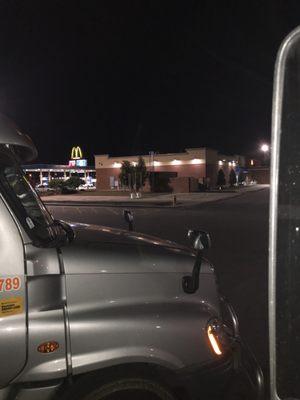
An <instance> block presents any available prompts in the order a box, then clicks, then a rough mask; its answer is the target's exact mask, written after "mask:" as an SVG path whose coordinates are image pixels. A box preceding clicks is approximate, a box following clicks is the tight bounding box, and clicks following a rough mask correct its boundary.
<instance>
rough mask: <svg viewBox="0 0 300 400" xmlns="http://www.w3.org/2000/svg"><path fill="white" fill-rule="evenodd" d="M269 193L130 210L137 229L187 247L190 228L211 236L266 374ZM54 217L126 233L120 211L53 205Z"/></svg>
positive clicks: (228, 290)
mask: <svg viewBox="0 0 300 400" xmlns="http://www.w3.org/2000/svg"><path fill="white" fill-rule="evenodd" d="M268 197H269V190H268V189H264V190H261V191H258V192H249V193H246V194H244V195H242V196H239V197H236V198H231V199H227V200H223V201H218V202H215V203H207V204H203V205H199V206H193V207H188V208H185V209H183V208H178V209H176V208H175V209H172V208H169V209H162V208H155V209H150V208H142V209H134V211H133V212H134V215H135V230H137V231H140V232H145V233H150V234H153V235H157V236H161V237H164V238H168V239H171V240H176V241H178V242H180V243H187V239H186V232H187V230H188V229H190V228H198V229H203V230H206V231H208V232H210V233H211V236H212V239H213V246H212V249H211V250H210V251H209V253H208V258H209V259H210V260H211V261H213V262H214V264H215V266H216V269H217V271H218V274H219V279H220V286H221V290H222V292H223V293H224V294H225V295H226V297H228V298H229V299H230V301H231V302H232V303H233V305H234V307H235V309H236V311H237V313H238V315H239V318H240V323H241V332H242V334H243V336H244V337H245V338H246V340H247V341H248V342H249V344H250V345H251V347H252V348H253V350H254V352H255V354H256V355H257V358H258V360H259V361H260V363H261V365H262V367H263V369H264V371H266V370H267V357H268V354H267V348H268V344H267V248H268V200H269V198H268ZM49 208H50V209H51V211H52V213H53V214H54V215H55V217H56V218H61V219H66V220H73V221H79V222H86V223H95V224H103V225H109V226H113V227H122V228H125V227H126V225H125V223H124V221H123V217H122V208H117V207H103V206H100V207H94V206H93V207H88V206H80V207H76V206H51V207H49Z"/></svg>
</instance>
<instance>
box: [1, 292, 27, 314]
mask: <svg viewBox="0 0 300 400" xmlns="http://www.w3.org/2000/svg"><path fill="white" fill-rule="evenodd" d="M22 312H23V297H20V296H19V297H7V298H5V299H0V317H8V316H10V315H16V314H21V313H22Z"/></svg>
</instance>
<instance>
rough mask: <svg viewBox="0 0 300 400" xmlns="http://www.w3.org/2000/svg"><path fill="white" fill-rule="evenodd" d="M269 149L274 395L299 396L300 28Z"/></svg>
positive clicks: (290, 47) (289, 45) (281, 81)
mask: <svg viewBox="0 0 300 400" xmlns="http://www.w3.org/2000/svg"><path fill="white" fill-rule="evenodd" d="M271 150H272V168H271V207H270V245H269V252H270V253H269V323H270V324H269V326H270V379H271V399H272V400H275V399H276V400H278V399H287V398H290V399H292V398H293V399H300V28H298V29H296V30H295V31H294V32H292V33H291V34H290V35H289V36H288V38H287V39H286V40H285V41H284V43H283V45H282V46H281V49H280V51H279V54H278V58H277V64H276V70H275V89H274V101H273V121H272V147H271Z"/></svg>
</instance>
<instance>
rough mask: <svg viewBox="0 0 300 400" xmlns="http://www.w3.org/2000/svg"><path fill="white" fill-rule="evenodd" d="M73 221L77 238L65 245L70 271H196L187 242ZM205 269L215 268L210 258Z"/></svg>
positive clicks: (79, 272)
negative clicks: (181, 242) (185, 243)
mask: <svg viewBox="0 0 300 400" xmlns="http://www.w3.org/2000/svg"><path fill="white" fill-rule="evenodd" d="M70 225H71V226H72V228H73V231H74V233H75V238H74V240H73V241H72V242H71V243H69V244H68V245H67V246H64V247H62V249H61V251H62V255H63V260H64V268H65V272H66V274H94V273H110V274H111V273H118V274H119V273H123V274H126V273H151V272H152V273H158V272H162V273H178V272H181V273H191V272H192V269H193V265H194V260H195V253H194V251H193V250H192V249H190V248H188V247H186V246H182V245H179V244H177V243H174V242H171V241H168V240H162V239H159V238H157V237H153V236H149V235H145V234H141V233H137V232H129V231H125V230H122V229H115V228H110V227H105V226H99V225H88V224H78V223H76V224H75V223H74V224H72V223H71V224H70ZM201 272H202V273H212V272H213V268H212V266H211V265H210V264H209V262H208V261H206V260H204V261H203V264H202V268H201Z"/></svg>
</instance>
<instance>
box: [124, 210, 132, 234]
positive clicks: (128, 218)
mask: <svg viewBox="0 0 300 400" xmlns="http://www.w3.org/2000/svg"><path fill="white" fill-rule="evenodd" d="M123 216H124V219H125V221H126V222H127V223H128V230H129V231H133V213H132V212H131V211H130V210H123Z"/></svg>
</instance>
